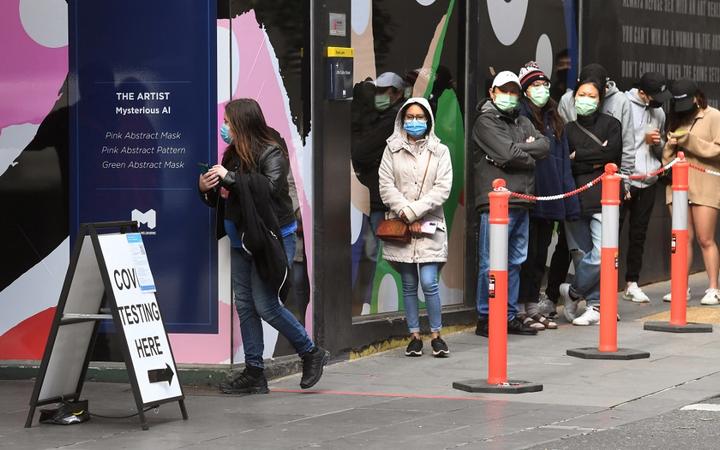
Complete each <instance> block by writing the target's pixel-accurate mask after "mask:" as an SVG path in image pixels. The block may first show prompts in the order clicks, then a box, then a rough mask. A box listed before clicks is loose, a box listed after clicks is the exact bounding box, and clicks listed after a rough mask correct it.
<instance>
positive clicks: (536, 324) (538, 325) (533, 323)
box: [522, 314, 545, 330]
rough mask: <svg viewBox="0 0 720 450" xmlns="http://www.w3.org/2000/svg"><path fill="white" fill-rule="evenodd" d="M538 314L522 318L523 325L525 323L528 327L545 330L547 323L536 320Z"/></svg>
mask: <svg viewBox="0 0 720 450" xmlns="http://www.w3.org/2000/svg"><path fill="white" fill-rule="evenodd" d="M536 316H537V314H536V315H535V316H533V317H528V316H526V317H524V318H523V319H522V323H523V325H525V326H526V327H529V328H532V329H533V330H544V329H545V325H544V324H543V323H542V322H539V321H537V320H535V317H536Z"/></svg>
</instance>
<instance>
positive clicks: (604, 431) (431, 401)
mask: <svg viewBox="0 0 720 450" xmlns="http://www.w3.org/2000/svg"><path fill="white" fill-rule="evenodd" d="M704 283H705V279H704V276H703V275H695V276H693V277H692V278H691V286H692V287H693V292H694V293H695V294H696V297H695V298H694V299H693V301H692V302H691V304H690V306H691V307H692V309H693V314H694V316H693V317H700V318H702V317H706V318H707V320H708V321H710V320H717V319H716V318H717V317H720V307H714V308H713V307H703V308H700V307H699V297H700V294H701V293H702V291H703V290H704ZM667 289H668V284H667V283H660V284H656V285H653V286H649V287H648V288H647V292H648V294H649V295H651V297H652V298H653V299H654V300H653V303H652V304H650V305H635V304H632V303H630V302H626V301H623V300H620V312H621V315H622V318H623V320H622V321H621V322H619V343H620V346H621V347H630V348H635V349H641V350H646V351H649V352H650V353H651V357H650V359H645V360H637V361H589V360H581V359H576V358H571V357H568V356H566V355H565V351H566V350H567V349H568V348H576V347H591V346H595V345H597V338H598V328H597V327H573V326H571V325H569V324H566V323H564V322H563V323H562V324H561V326H560V328H559V329H558V330H554V331H544V332H542V333H541V334H540V335H538V336H536V337H523V336H512V337H511V338H510V341H509V365H508V373H509V375H510V377H511V378H514V379H525V380H529V381H533V382H538V383H542V384H543V385H544V390H543V391H542V392H538V393H531V394H521V395H487V394H470V393H466V392H462V391H458V390H454V389H453V388H452V387H451V385H452V382H453V381H459V380H467V379H472V378H483V377H485V376H486V373H487V372H486V371H487V366H486V359H487V354H486V345H487V341H486V339H484V338H481V337H478V336H475V335H474V333H473V331H472V330H470V331H468V332H464V333H458V334H454V335H451V336H447V341H448V344H449V346H450V349H451V352H452V355H451V357H450V358H448V359H435V358H432V357H431V356H430V355H427V354H426V355H424V356H423V357H421V358H406V357H405V356H404V354H403V349H396V350H391V351H388V352H385V353H381V354H378V355H375V356H371V357H367V358H363V359H360V360H357V361H351V362H341V363H337V364H333V365H331V366H329V367H328V368H327V369H326V374H325V376H324V378H323V379H322V381H321V382H320V384H318V385H317V386H316V389H313V390H311V391H309V392H300V390H299V387H298V383H299V376H297V375H295V376H290V377H286V378H283V379H281V380H277V381H275V382H273V383H271V390H272V392H271V393H270V394H269V395H256V396H227V395H220V394H218V393H216V392H215V391H214V390H208V389H205V390H203V389H187V390H186V394H187V395H188V398H187V407H188V411H189V414H190V420H189V421H187V422H184V421H182V420H181V419H180V411H179V409H178V407H177V406H176V405H172V404H170V405H163V406H162V407H161V408H160V410H159V411H158V412H157V414H154V413H152V412H151V413H149V422H150V430H149V431H141V430H140V428H139V426H138V424H137V421H136V419H123V420H109V419H102V418H94V419H93V420H91V421H90V422H88V423H85V424H82V425H77V426H69V427H60V426H50V425H35V426H33V428H31V429H29V430H28V429H24V428H23V424H24V421H25V416H26V414H27V406H26V405H27V401H28V399H29V397H30V393H31V390H32V382H29V381H0V448H8V449H46V448H68V449H108V450H109V449H124V448H132V449H146V448H147V449H153V450H162V449H180V448H182V449H227V448H241V449H285V448H292V449H296V448H323V449H345V448H368V449H405V448H413V449H452V448H472V449H474V448H482V449H485V448H487V449H515V448H537V449H580V448H582V449H594V448H597V449H605V448H669V447H672V448H678V447H681V446H684V447H685V448H688V449H690V448H717V442H718V435H720V432H718V430H720V428H719V427H717V423H718V421H719V420H720V412H713V411H680V408H681V407H683V406H686V405H690V404H695V403H700V402H703V401H706V402H710V403H712V402H713V401H715V403H720V400H717V399H716V400H708V399H711V398H712V397H715V396H717V395H719V394H720V345H719V344H720V329H718V330H716V332H714V333H709V334H695V335H692V334H685V335H683V334H671V333H667V334H666V333H655V332H646V331H643V330H642V323H643V320H641V319H642V318H643V317H647V316H650V315H653V314H656V313H661V312H663V311H667V310H668V308H669V305H668V304H663V303H662V302H661V301H659V299H660V298H661V296H662V294H663V293H665V292H667ZM428 344H429V343H428V342H426V346H428ZM84 394H85V397H86V398H88V399H89V401H90V410H91V411H92V412H93V413H96V414H103V415H125V414H129V413H132V412H133V400H132V394H131V392H130V390H129V386H127V385H124V384H112V383H88V384H87V385H86V388H85V391H84ZM710 409H712V408H710ZM718 409H720V408H718Z"/></svg>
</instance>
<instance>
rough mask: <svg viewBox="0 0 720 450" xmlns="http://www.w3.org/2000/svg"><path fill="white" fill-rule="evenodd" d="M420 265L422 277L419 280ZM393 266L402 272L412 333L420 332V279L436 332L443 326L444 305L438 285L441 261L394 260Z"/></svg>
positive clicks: (432, 327)
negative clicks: (441, 301)
mask: <svg viewBox="0 0 720 450" xmlns="http://www.w3.org/2000/svg"><path fill="white" fill-rule="evenodd" d="M418 266H419V269H420V277H419V280H418ZM393 267H395V269H396V270H397V271H398V272H400V278H401V279H402V285H403V301H404V302H405V317H406V318H407V325H408V329H409V330H410V333H419V332H420V312H419V311H418V281H419V283H420V284H421V286H422V290H423V294H425V306H426V307H427V313H428V319H430V331H432V332H433V333H436V332H438V331H440V329H441V328H442V314H441V310H442V305H441V304H440V286H439V285H438V273H439V271H440V263H423V264H413V263H398V262H394V263H393Z"/></svg>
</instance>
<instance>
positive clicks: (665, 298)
mask: <svg viewBox="0 0 720 450" xmlns="http://www.w3.org/2000/svg"><path fill="white" fill-rule="evenodd" d="M691 298H692V295H690V288H688V292H687V301H690V299H691ZM663 301H664V302H668V303H670V302H671V301H672V293H671V292H668V293H667V294H665V295H663Z"/></svg>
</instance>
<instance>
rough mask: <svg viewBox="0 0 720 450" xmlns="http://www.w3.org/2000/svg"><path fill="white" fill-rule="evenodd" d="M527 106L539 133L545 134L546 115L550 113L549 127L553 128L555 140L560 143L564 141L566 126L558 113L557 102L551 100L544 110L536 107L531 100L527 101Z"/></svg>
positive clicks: (531, 119)
mask: <svg viewBox="0 0 720 450" xmlns="http://www.w3.org/2000/svg"><path fill="white" fill-rule="evenodd" d="M525 104H526V105H527V107H528V111H530V121H531V122H532V124H533V125H535V128H536V129H537V130H538V131H539V132H541V133H543V134H545V113H548V116H549V118H550V123H548V124H547V125H549V126H550V128H552V130H553V133H555V138H556V139H557V140H558V141H560V140H562V135H563V130H564V125H563V121H562V119H561V118H560V115H559V114H558V112H557V102H556V101H555V100H553V99H551V98H549V99H548V102H547V103H546V104H545V106H544V107H542V108H540V107H538V106H536V105H535V104H534V103H533V102H532V101H531V100H530V99H529V98H526V99H525Z"/></svg>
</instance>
